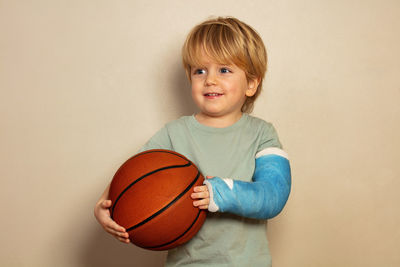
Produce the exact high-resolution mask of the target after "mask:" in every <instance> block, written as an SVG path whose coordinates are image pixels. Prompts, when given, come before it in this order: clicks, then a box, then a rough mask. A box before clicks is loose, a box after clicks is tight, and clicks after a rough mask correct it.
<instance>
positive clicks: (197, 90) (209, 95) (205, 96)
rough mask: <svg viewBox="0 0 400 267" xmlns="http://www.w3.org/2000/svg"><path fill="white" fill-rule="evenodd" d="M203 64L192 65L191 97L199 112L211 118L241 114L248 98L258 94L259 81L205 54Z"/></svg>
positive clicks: (236, 116) (231, 116)
mask: <svg viewBox="0 0 400 267" xmlns="http://www.w3.org/2000/svg"><path fill="white" fill-rule="evenodd" d="M202 59H203V62H202V64H201V66H192V67H191V74H190V75H191V80H192V97H193V100H194V102H195V103H196V105H197V106H198V107H199V109H200V115H201V116H203V117H204V116H206V117H208V118H211V117H213V118H215V117H219V118H227V119H228V118H230V119H233V120H235V118H240V117H241V114H242V112H241V108H242V106H243V104H244V102H245V100H246V97H248V96H249V97H250V96H253V95H254V94H255V93H256V90H257V85H258V82H257V80H250V81H249V80H248V79H247V77H246V74H245V72H244V71H243V70H242V69H241V68H239V67H238V66H236V65H233V64H231V65H221V64H219V63H216V62H215V61H213V60H212V59H211V58H209V57H208V56H206V55H205V54H204V53H203V55H202Z"/></svg>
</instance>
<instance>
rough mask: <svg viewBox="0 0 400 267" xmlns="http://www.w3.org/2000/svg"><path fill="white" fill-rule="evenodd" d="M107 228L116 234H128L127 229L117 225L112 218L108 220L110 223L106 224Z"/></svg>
mask: <svg viewBox="0 0 400 267" xmlns="http://www.w3.org/2000/svg"><path fill="white" fill-rule="evenodd" d="M105 226H106V228H109V229H111V230H113V231H115V232H120V233H126V229H125V228H124V227H122V226H121V225H119V224H117V223H116V222H115V221H113V220H112V219H111V218H108V221H107V222H106V223H105Z"/></svg>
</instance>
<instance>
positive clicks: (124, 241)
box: [116, 237, 131, 244]
mask: <svg viewBox="0 0 400 267" xmlns="http://www.w3.org/2000/svg"><path fill="white" fill-rule="evenodd" d="M116 238H117V239H118V240H119V241H121V242H122V243H126V244H128V243H129V242H131V241H130V240H129V238H123V237H116Z"/></svg>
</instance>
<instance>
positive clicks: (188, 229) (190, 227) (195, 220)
mask: <svg viewBox="0 0 400 267" xmlns="http://www.w3.org/2000/svg"><path fill="white" fill-rule="evenodd" d="M201 212H202V211H201V210H200V209H199V212H198V213H197V216H196V218H195V219H194V221H193V222H192V224H191V225H190V226H189V227H188V228H187V229H186V231H185V232H183V233H182V234H181V235H180V236H178V237H177V238H175V239H174V240H172V241H169V242H167V243H165V244H162V245H157V246H152V247H143V248H147V249H157V248H161V247H164V246H168V245H170V244H172V243H174V242H175V241H177V240H179V239H180V238H182V237H183V236H184V235H185V234H186V233H187V232H189V231H190V229H192V227H193V225H195V223H196V222H197V220H198V219H199V217H200V214H201Z"/></svg>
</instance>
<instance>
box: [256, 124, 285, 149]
mask: <svg viewBox="0 0 400 267" xmlns="http://www.w3.org/2000/svg"><path fill="white" fill-rule="evenodd" d="M268 147H278V148H281V149H282V144H281V142H280V141H279V137H278V134H277V132H276V130H275V127H274V126H273V125H272V124H271V123H268V122H267V123H265V124H264V125H263V129H262V133H261V142H260V144H259V146H258V149H257V152H260V151H261V150H263V149H266V148H268Z"/></svg>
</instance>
